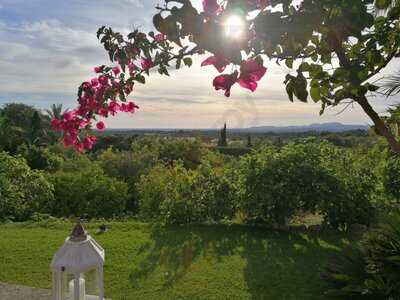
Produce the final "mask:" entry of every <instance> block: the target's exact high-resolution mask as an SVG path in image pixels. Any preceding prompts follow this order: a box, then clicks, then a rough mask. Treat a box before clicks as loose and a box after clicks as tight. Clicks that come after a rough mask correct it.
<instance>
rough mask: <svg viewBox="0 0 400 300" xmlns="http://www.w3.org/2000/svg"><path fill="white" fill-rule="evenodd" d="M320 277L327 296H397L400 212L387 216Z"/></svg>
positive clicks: (399, 266)
mask: <svg viewBox="0 0 400 300" xmlns="http://www.w3.org/2000/svg"><path fill="white" fill-rule="evenodd" d="M323 278H325V280H327V281H328V282H329V283H330V285H331V289H330V290H328V291H327V294H328V295H330V296H336V297H340V298H342V299H371V300H372V299H374V300H380V299H382V300H384V299H399V296H400V214H399V213H395V214H393V215H392V216H390V217H388V218H387V220H386V221H385V222H383V223H381V224H380V225H379V226H378V227H377V228H375V229H373V230H371V231H370V232H369V233H367V234H366V235H365V236H364V237H363V238H362V240H361V242H360V243H359V245H358V246H357V247H356V248H354V249H347V250H346V252H344V253H341V255H340V258H339V257H338V258H335V259H334V260H332V262H331V264H329V266H327V268H326V272H325V273H323Z"/></svg>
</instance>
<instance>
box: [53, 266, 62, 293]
mask: <svg viewBox="0 0 400 300" xmlns="http://www.w3.org/2000/svg"><path fill="white" fill-rule="evenodd" d="M52 275H53V276H52V281H53V291H52V294H53V300H61V284H60V281H61V280H60V272H54V271H53V274H52Z"/></svg>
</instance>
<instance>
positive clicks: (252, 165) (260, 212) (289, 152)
mask: <svg viewBox="0 0 400 300" xmlns="http://www.w3.org/2000/svg"><path fill="white" fill-rule="evenodd" d="M319 152H320V150H319V147H318V145H316V144H298V145H295V144H289V145H286V146H284V147H283V148H282V149H281V151H278V150H276V149H275V148H272V147H269V148H264V149H262V150H261V151H257V152H253V153H252V154H250V155H247V156H246V157H244V158H243V159H242V168H241V181H242V182H241V187H242V201H241V209H242V210H243V212H244V213H245V214H246V215H247V217H248V218H262V219H264V220H265V221H266V222H270V223H277V224H284V223H285V222H286V220H287V219H288V218H290V217H292V216H293V215H294V213H295V212H296V211H298V210H306V211H314V210H315V206H316V204H317V203H318V202H319V201H322V200H323V199H327V200H328V199H330V198H331V197H332V193H331V187H332V185H333V183H334V178H332V176H331V175H330V174H329V173H328V172H327V171H326V170H325V169H324V168H323V167H322V165H321V163H320V159H321V157H320V154H319Z"/></svg>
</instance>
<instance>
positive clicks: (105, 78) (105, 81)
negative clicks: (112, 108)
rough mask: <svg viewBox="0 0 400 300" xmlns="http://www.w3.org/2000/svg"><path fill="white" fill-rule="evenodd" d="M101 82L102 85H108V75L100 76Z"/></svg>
mask: <svg viewBox="0 0 400 300" xmlns="http://www.w3.org/2000/svg"><path fill="white" fill-rule="evenodd" d="M99 83H100V84H101V85H107V84H108V77H107V76H104V75H101V76H99Z"/></svg>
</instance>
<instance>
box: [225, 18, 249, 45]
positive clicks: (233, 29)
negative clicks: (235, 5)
mask: <svg viewBox="0 0 400 300" xmlns="http://www.w3.org/2000/svg"><path fill="white" fill-rule="evenodd" d="M224 26H225V34H226V35H227V36H228V37H230V38H234V39H237V38H240V37H241V36H242V35H243V32H244V27H245V20H244V19H243V18H242V17H240V16H238V15H231V16H229V17H228V18H227V19H226V21H225V22H224Z"/></svg>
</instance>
